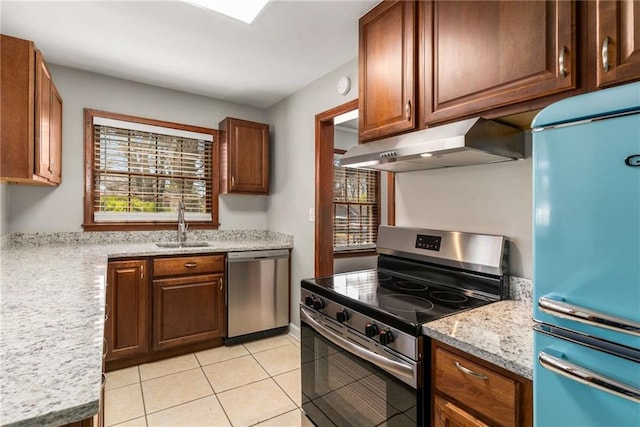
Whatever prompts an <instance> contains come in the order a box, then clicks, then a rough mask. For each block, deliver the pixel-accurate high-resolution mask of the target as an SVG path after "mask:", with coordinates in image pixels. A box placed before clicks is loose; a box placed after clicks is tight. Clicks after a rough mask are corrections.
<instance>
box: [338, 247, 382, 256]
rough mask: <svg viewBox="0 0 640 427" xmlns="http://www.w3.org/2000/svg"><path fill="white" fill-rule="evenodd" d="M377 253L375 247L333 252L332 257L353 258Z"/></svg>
mask: <svg viewBox="0 0 640 427" xmlns="http://www.w3.org/2000/svg"><path fill="white" fill-rule="evenodd" d="M374 255H378V252H376V250H375V249H367V250H363V251H348V252H334V253H333V257H334V258H354V257H360V256H374Z"/></svg>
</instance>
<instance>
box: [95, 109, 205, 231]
mask: <svg viewBox="0 0 640 427" xmlns="http://www.w3.org/2000/svg"><path fill="white" fill-rule="evenodd" d="M93 138H94V141H93V142H94V147H93V156H94V157H93V168H94V170H93V177H94V189H95V190H94V197H93V207H94V221H96V222H109V221H176V220H177V214H176V212H177V207H178V202H179V201H180V200H183V201H184V204H185V211H186V212H185V217H186V219H187V220H189V221H210V220H211V219H212V215H211V206H212V203H211V197H212V196H211V194H212V191H211V186H212V144H213V142H212V141H213V137H212V135H210V134H200V133H197V132H188V131H182V130H178V129H172V128H163V127H159V126H151V125H145V124H140V123H135V122H126V121H120V120H113V119H105V118H100V117H96V118H94V122H93Z"/></svg>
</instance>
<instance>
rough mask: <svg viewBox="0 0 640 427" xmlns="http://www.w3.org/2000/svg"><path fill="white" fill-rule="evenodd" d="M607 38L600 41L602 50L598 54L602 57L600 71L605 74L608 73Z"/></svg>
mask: <svg viewBox="0 0 640 427" xmlns="http://www.w3.org/2000/svg"><path fill="white" fill-rule="evenodd" d="M609 40H610V39H609V36H605V38H604V40H603V41H602V50H601V52H600V54H601V56H602V69H603V70H604V71H605V72H606V71H609Z"/></svg>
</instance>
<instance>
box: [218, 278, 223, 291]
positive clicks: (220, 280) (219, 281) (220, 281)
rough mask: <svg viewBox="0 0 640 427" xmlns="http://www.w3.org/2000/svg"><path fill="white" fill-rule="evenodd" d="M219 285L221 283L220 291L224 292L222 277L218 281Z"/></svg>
mask: <svg viewBox="0 0 640 427" xmlns="http://www.w3.org/2000/svg"><path fill="white" fill-rule="evenodd" d="M218 283H220V290H221V291H222V277H221V278H219V279H218Z"/></svg>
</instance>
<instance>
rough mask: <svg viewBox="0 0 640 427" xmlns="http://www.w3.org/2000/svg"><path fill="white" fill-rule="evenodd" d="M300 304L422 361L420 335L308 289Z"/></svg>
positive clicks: (364, 338)
mask: <svg viewBox="0 0 640 427" xmlns="http://www.w3.org/2000/svg"><path fill="white" fill-rule="evenodd" d="M300 305H303V306H305V307H307V308H309V309H312V310H314V311H316V312H317V313H320V314H322V315H324V317H325V318H327V319H330V322H334V323H335V324H336V327H338V325H340V326H342V327H346V328H348V329H350V330H351V331H352V332H353V333H355V334H356V335H358V336H360V337H361V338H360V340H367V339H368V340H370V341H371V342H372V344H373V345H374V347H376V346H377V347H379V349H380V350H381V351H382V348H383V347H388V348H390V349H393V350H395V351H397V352H398V353H400V354H403V355H404V356H406V357H408V358H410V359H412V360H418V348H417V347H418V345H417V338H416V337H413V336H411V335H409V334H407V333H405V332H402V331H399V330H397V329H395V328H392V327H390V326H389V325H386V324H384V323H382V322H379V321H377V320H374V319H372V318H370V317H368V316H365V315H363V314H362V313H359V312H358V311H355V310H353V309H350V308H348V307H345V306H343V305H341V304H338V303H336V302H333V301H331V300H328V299H326V298H324V297H322V296H319V295H316V294H314V293H313V292H310V291H307V290H305V289H302V292H301V295H300ZM354 337H355V335H354Z"/></svg>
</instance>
